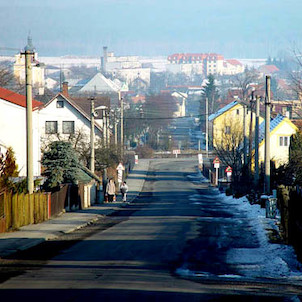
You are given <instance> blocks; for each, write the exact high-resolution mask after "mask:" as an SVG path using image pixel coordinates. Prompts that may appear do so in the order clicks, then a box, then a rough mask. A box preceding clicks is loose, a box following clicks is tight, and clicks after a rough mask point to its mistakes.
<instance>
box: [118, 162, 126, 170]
mask: <svg viewBox="0 0 302 302" xmlns="http://www.w3.org/2000/svg"><path fill="white" fill-rule="evenodd" d="M116 170H120V171H124V170H125V167H124V166H123V164H122V163H119V165H118V166H117V168H116Z"/></svg>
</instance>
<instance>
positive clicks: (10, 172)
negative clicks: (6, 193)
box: [0, 147, 18, 187]
mask: <svg viewBox="0 0 302 302" xmlns="http://www.w3.org/2000/svg"><path fill="white" fill-rule="evenodd" d="M17 176H18V165H17V164H16V158H15V153H14V151H13V149H12V148H11V147H9V148H8V149H7V151H6V154H5V156H4V155H3V154H0V187H9V186H11V184H12V183H11V182H10V181H9V178H10V177H17Z"/></svg>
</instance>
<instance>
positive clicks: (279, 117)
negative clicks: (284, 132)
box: [259, 114, 296, 143]
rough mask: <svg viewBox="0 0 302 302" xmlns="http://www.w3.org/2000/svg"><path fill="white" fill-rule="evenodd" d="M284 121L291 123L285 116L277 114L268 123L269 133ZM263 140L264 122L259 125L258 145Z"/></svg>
mask: <svg viewBox="0 0 302 302" xmlns="http://www.w3.org/2000/svg"><path fill="white" fill-rule="evenodd" d="M284 120H287V121H289V122H290V123H291V121H290V120H289V119H288V118H286V117H285V116H283V115H281V114H278V115H277V116H276V117H275V118H274V119H272V120H271V121H270V133H272V131H273V130H274V129H276V128H277V126H278V125H280V124H281V123H282V122H283V121H284ZM291 124H292V123H291ZM293 125H294V124H293ZM294 127H296V126H295V125H294ZM264 138H265V121H263V122H262V123H261V124H260V125H259V143H261V142H262V141H263V140H264Z"/></svg>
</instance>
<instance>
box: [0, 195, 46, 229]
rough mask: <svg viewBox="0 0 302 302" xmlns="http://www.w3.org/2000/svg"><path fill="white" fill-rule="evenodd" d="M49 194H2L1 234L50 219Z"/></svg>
mask: <svg viewBox="0 0 302 302" xmlns="http://www.w3.org/2000/svg"><path fill="white" fill-rule="evenodd" d="M48 203H49V194H45V193H33V194H23V193H22V194H12V193H11V192H7V191H4V192H1V193H0V215H1V216H0V232H5V231H8V230H15V229H18V228H20V227H21V226H24V225H28V224H33V223H40V222H43V221H45V220H47V219H48Z"/></svg>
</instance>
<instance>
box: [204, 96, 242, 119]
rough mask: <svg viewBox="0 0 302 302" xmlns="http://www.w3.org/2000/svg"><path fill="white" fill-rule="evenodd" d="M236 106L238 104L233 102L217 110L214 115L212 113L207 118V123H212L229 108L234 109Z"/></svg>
mask: <svg viewBox="0 0 302 302" xmlns="http://www.w3.org/2000/svg"><path fill="white" fill-rule="evenodd" d="M237 104H239V103H238V102H237V101H233V102H231V103H229V104H228V105H226V106H224V107H222V108H221V109H219V110H218V111H216V112H215V113H212V114H211V115H210V116H209V121H212V120H214V119H216V118H217V117H218V116H220V115H222V114H223V113H225V112H227V111H228V110H230V109H231V108H233V107H235V106H236V105H237Z"/></svg>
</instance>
